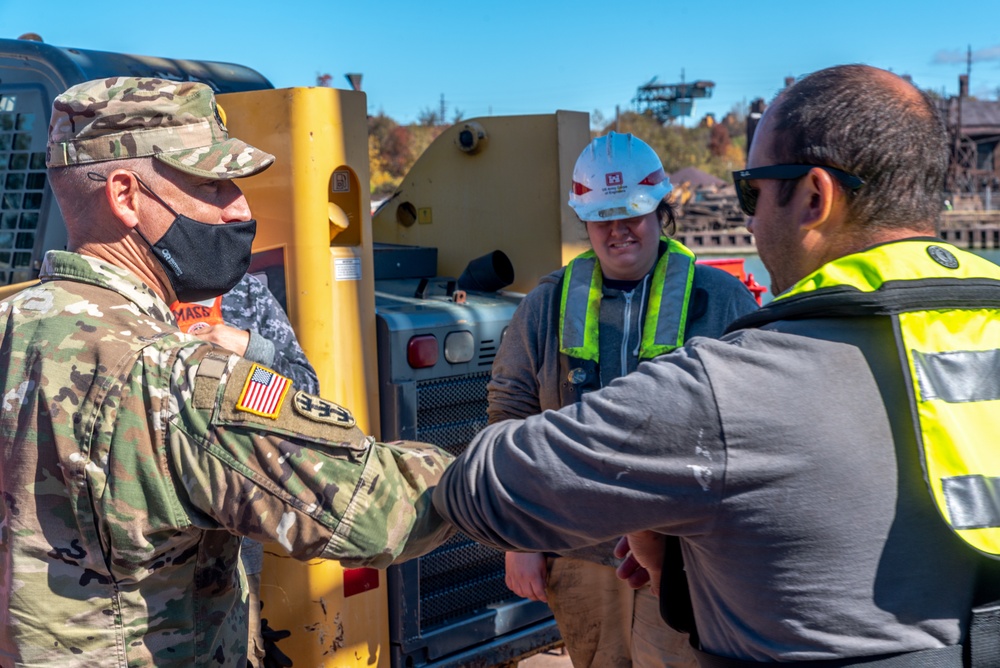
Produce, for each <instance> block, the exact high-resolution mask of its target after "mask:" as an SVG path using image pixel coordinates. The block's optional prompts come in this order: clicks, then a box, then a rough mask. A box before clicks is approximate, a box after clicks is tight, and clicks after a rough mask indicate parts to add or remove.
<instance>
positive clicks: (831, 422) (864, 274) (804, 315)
mask: <svg viewBox="0 0 1000 668" xmlns="http://www.w3.org/2000/svg"><path fill="white" fill-rule="evenodd" d="M947 165H948V139H947V133H946V131H945V128H944V125H943V123H942V121H941V119H940V117H939V115H938V113H937V111H936V108H935V106H934V103H933V102H932V101H931V100H930V99H929V98H928V97H927V96H926V95H924V94H923V93H921V92H920V91H919V90H917V89H916V88H914V87H913V86H912V85H911V84H909V83H908V82H906V81H904V80H903V79H901V78H899V77H897V76H896V75H894V74H891V73H889V72H886V71H884V70H879V69H875V68H871V67H867V66H859V65H858V66H841V67H834V68H830V69H826V70H822V71H820V72H817V73H814V74H812V75H809V76H807V77H805V78H804V79H802V80H801V81H799V82H798V83H796V84H795V85H794V86H792V87H791V88H790V89H788V90H786V91H784V92H782V93H781V94H780V96H779V97H778V98H777V100H776V101H775V102H774V103H773V104H772V105H771V107H770V108H769V109H768V110H767V111H766V113H765V114H764V116H763V119H762V120H761V124H760V125H759V126H758V128H757V133H756V137H755V138H754V141H753V145H752V146H751V148H750V152H749V156H748V160H747V169H746V170H742V171H740V172H737V173H736V174H735V175H734V178H735V180H736V185H737V189H738V192H739V193H740V197H741V202H742V205H743V207H744V210H745V212H746V213H747V214H748V215H749V216H750V220H749V223H748V225H749V228H750V230H751V231H752V232H753V234H754V235H755V238H756V243H757V248H758V252H759V253H760V256H761V258H762V260H763V261H764V263H765V266H766V267H767V269H768V271H769V272H770V274H771V279H772V288H773V289H774V291H775V292H776V293H779V294H778V295H777V297H776V298H775V299H774V300H773V301H772V302H771V303H770V304H769V305H767V306H765V307H764V308H763V309H760V310H759V311H757V312H755V313H752V314H749V315H747V316H744V317H743V318H741V319H740V320H737V321H736V322H735V323H734V324H733V325H731V326H730V330H729V333H728V334H727V335H726V336H724V337H723V338H722V339H721V340H710V339H704V338H696V339H694V340H692V341H689V342H687V343H686V344H685V346H684V347H683V348H681V349H679V350H676V351H674V352H672V353H670V354H667V355H664V356H661V357H658V358H656V359H654V360H651V361H648V362H645V363H644V364H641V365H640V366H639V368H638V369H637V370H636V371H635V372H633V373H632V374H629V375H628V376H625V377H623V378H620V379H618V380H616V381H615V382H614V383H612V384H610V385H609V386H607V387H605V388H603V389H601V390H598V391H596V392H593V393H590V394H587V395H585V396H584V397H583V398H582V400H581V401H579V402H578V403H576V404H575V405H573V406H568V407H566V408H563V409H562V410H560V411H546V412H545V413H543V414H541V415H538V416H533V417H530V418H528V419H526V420H523V421H507V422H502V423H499V424H495V425H491V426H489V427H487V428H486V429H485V430H484V431H483V432H481V433H480V434H479V436H478V437H477V438H476V439H475V440H474V441H473V442H472V444H470V446H469V448H468V450H467V451H466V452H465V454H464V455H463V456H462V457H460V458H459V460H458V461H457V462H456V463H455V465H454V466H453V467H452V468H450V469H449V470H448V471H446V473H445V475H444V476H443V477H442V480H441V482H440V484H439V485H438V488H437V489H436V490H435V495H434V501H435V504H436V505H437V507H438V509H439V510H440V511H441V512H442V513H443V514H444V515H445V516H446V517H448V518H449V519H450V520H452V521H453V522H454V523H456V524H457V525H458V526H459V528H460V529H461V530H462V531H464V532H466V533H467V534H468V535H470V536H472V537H473V538H475V539H477V540H480V541H482V542H485V543H487V544H490V545H494V546H496V547H499V548H501V549H506V550H511V549H521V550H551V551H556V552H559V551H564V550H568V549H573V548H577V547H579V546H581V545H586V544H588V543H593V542H596V541H600V540H605V539H607V538H609V537H611V536H614V535H616V534H619V533H625V534H628V542H627V543H623V544H621V545H619V556H624V557H625V560H624V561H623V563H622V565H621V566H620V567H619V572H620V576H621V577H626V578H628V579H629V580H630V582H632V583H633V584H634V585H638V584H641V583H643V582H646V581H647V580H651V581H652V584H653V586H654V588H658V587H659V583H660V582H661V581H662V582H663V583H664V584H663V587H664V589H665V590H666V591H669V592H671V593H672V595H671V596H669V597H665V598H662V599H661V612H662V613H663V614H664V617H665V619H667V621H668V622H670V623H672V624H673V625H675V626H677V627H680V628H682V629H683V630H688V631H690V632H691V636H690V637H691V638H692V642H693V644H694V645H695V647H696V654H697V656H698V658H699V661H700V662H701V664H702V665H703V666H710V667H718V668H723V667H724V668H743V667H745V666H755V665H760V664H764V665H769V664H771V665H780V666H782V668H789V667H802V668H806V667H808V668H846V667H848V666H862V665H863V666H865V667H866V668H874V667H875V666H878V668H903V667H905V668H911V667H918V666H936V667H939V668H949V667H954V668H959V667H961V666H963V665H964V664H963V645H967V644H968V639H969V636H970V627H971V626H972V625H973V623H975V624H979V623H980V622H981V620H982V619H983V615H986V621H985V627H986V628H990V626H991V624H992V625H993V628H996V622H997V620H996V618H995V617H994V618H992V619H990V618H989V616H988V615H989V610H988V609H987V610H986V611H980V613H981V614H978V615H977V616H976V617H975V619H976V622H972V621H971V620H972V619H973V615H972V614H971V613H972V609H973V606H974V605H975V604H977V603H978V602H979V601H978V600H977V597H978V596H979V593H978V592H977V569H978V568H979V567H980V565H982V563H985V559H984V558H983V557H982V556H981V555H979V554H977V551H979V552H986V553H996V552H1000V535H998V530H997V528H996V527H997V525H1000V503H998V502H997V501H996V500H995V499H996V498H997V497H996V495H995V494H993V492H992V490H993V488H994V484H995V481H996V480H997V477H998V476H1000V461H998V456H997V455H996V454H995V451H996V446H995V439H996V434H997V433H998V432H1000V410H998V409H997V407H996V406H997V402H998V401H1000V381H998V380H997V378H1000V267H997V266H996V265H993V264H991V263H989V262H987V261H985V260H983V259H981V258H979V257H977V256H975V255H972V254H970V253H967V252H964V251H961V250H959V249H957V248H955V247H953V246H949V245H948V244H946V243H943V242H941V241H940V240H939V239H936V238H935V236H934V235H935V225H936V223H937V221H938V217H939V214H940V211H941V209H942V188H943V183H944V175H945V172H946V169H947ZM553 495H556V496H558V497H561V498H564V499H565V500H566V502H565V503H560V504H551V503H545V502H544V500H546V499H550V498H552V496H553ZM942 520H944V521H942ZM664 535H675V536H679V537H680V543H681V547H682V551H683V564H680V563H676V562H674V561H673V560H671V563H663V555H664V551H663V536H664ZM629 549H631V553H629ZM626 555H627V556H626ZM643 567H645V568H643ZM685 581H686V583H687V586H688V588H689V591H690V602H691V605H690V607H689V608H684V607H683V606H680V605H677V604H676V600H677V597H676V596H675V595H674V594H675V593H676V591H677V587H678V586H683V585H684V583H685ZM987 593H989V592H987ZM994 598H997V596H994ZM994 614H995V611H994ZM977 628H978V627H977ZM987 635H988V636H989V634H987ZM990 637H991V639H992V640H993V641H996V639H997V635H996V632H995V631H993V633H992V636H990ZM980 642H981V640H979V639H978V638H977V640H976V642H975V643H973V644H972V645H971V651H970V655H971V656H973V657H975V656H979V655H980V653H981V652H989V651H994V650H996V647H984V646H983V645H981V644H980ZM966 649H967V650H968V647H966ZM986 656H987V658H986V659H985V660H983V661H982V662H981V663H980V664H979V665H992V666H995V665H997V664H996V658H995V657H996V656H1000V654H993V655H992V656H990V655H989V654H988V653H987V654H986Z"/></svg>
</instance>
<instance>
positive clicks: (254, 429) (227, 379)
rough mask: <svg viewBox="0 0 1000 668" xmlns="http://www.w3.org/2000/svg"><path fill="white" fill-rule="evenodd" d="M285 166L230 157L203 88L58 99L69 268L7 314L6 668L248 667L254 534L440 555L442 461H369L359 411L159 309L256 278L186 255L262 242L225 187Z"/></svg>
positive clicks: (355, 551)
mask: <svg viewBox="0 0 1000 668" xmlns="http://www.w3.org/2000/svg"><path fill="white" fill-rule="evenodd" d="M272 160H273V157H272V156H270V155H268V154H266V153H264V152H262V151H259V150H257V149H255V148H253V147H251V146H248V145H246V144H244V143H243V142H241V141H239V140H237V139H233V138H229V137H228V133H227V132H226V129H225V125H224V124H223V122H222V120H221V117H220V114H219V113H218V112H217V110H216V107H215V101H214V97H213V95H212V94H211V91H210V89H208V87H206V86H204V85H202V84H196V83H177V82H167V81H161V80H156V79H137V78H116V79H108V80H104V81H94V82H88V83H86V84H81V85H79V86H75V87H73V88H71V89H70V90H68V91H67V92H66V93H64V94H63V95H61V96H59V97H58V98H56V100H55V103H54V105H53V114H52V122H51V125H50V129H49V156H48V165H49V168H50V169H49V178H50V183H51V185H52V189H53V192H54V193H55V195H56V197H57V199H58V201H59V205H60V208H61V209H62V211H63V215H64V218H65V220H66V225H67V232H68V248H69V251H53V252H50V253H48V254H47V255H46V257H45V261H44V263H43V266H42V269H41V274H40V278H41V280H42V282H41V284H40V285H37V286H34V287H32V288H29V289H27V290H25V291H23V292H21V293H19V294H17V295H15V296H13V297H11V298H10V299H9V300H7V301H4V302H0V331H2V332H3V338H2V339H0V498H2V502H0V666H3V668H8V667H9V666H14V665H22V664H29V665H51V666H60V667H65V666H130V667H134V666H192V665H213V666H217V665H221V666H242V665H243V663H244V662H245V660H246V648H247V617H246V615H247V610H246V595H245V585H246V581H245V576H244V572H243V569H242V568H241V567H240V565H239V552H240V540H241V538H240V537H241V536H250V537H252V538H255V539H257V540H261V541H266V542H277V543H280V544H281V545H282V546H284V547H285V548H286V549H287V550H288V551H289V552H290V553H291V554H293V555H294V556H296V557H298V558H301V559H310V558H316V557H322V558H331V559H339V560H341V561H342V562H343V563H344V564H345V565H347V566H373V567H378V568H382V567H385V566H387V565H389V564H390V563H393V562H394V561H401V560H404V559H408V558H411V557H414V556H417V555H420V554H423V553H425V552H427V551H428V550H430V549H432V548H434V547H436V546H437V545H439V544H440V543H441V542H442V541H443V540H445V539H446V538H447V537H448V536H449V535H450V533H451V531H452V529H451V528H450V527H448V526H447V525H446V524H444V523H443V522H442V521H441V519H440V517H439V516H438V515H437V514H436V513H435V512H434V510H433V507H432V506H431V504H430V490H432V488H433V487H434V485H435V484H436V483H437V480H438V479H439V476H440V475H441V473H442V471H443V470H444V468H445V467H446V466H447V464H448V463H449V459H450V458H449V457H448V455H446V454H444V453H443V452H441V451H440V450H438V449H437V448H435V447H433V446H430V445H424V444H416V443H394V444H378V443H374V442H373V440H372V439H371V438H369V437H366V436H365V435H364V434H363V433H362V432H361V431H359V430H358V429H357V428H356V427H355V425H354V420H353V417H352V416H351V414H350V412H349V411H347V410H346V409H344V408H342V407H339V406H337V405H335V404H333V403H332V402H329V401H326V400H323V399H321V398H320V397H318V396H316V395H312V394H308V393H304V392H302V391H300V390H298V389H297V388H296V387H295V385H294V383H293V382H291V381H289V379H287V378H285V377H283V376H281V375H279V374H277V373H275V372H273V371H270V370H268V369H267V368H264V367H261V366H260V365H257V364H254V363H252V362H250V361H248V360H244V359H242V358H241V357H239V356H237V355H235V354H232V353H230V352H228V351H226V350H224V349H222V348H219V347H216V346H214V345H212V344H209V343H206V342H203V341H201V340H200V339H198V338H197V337H195V336H193V335H190V334H184V333H181V332H180V331H179V330H178V329H177V327H176V326H175V323H174V319H173V316H172V315H171V313H170V311H169V308H168V307H167V304H168V303H171V302H172V301H173V300H174V299H175V298H181V299H184V300H186V301H193V299H191V297H198V296H199V295H201V298H204V296H205V295H206V294H211V291H212V290H213V289H214V290H216V291H217V292H216V294H221V293H223V292H225V291H226V290H228V289H229V288H231V287H232V285H231V284H229V282H228V279H227V280H226V281H222V279H221V278H219V276H222V277H225V276H232V275H235V276H236V277H237V280H238V278H239V277H241V276H242V275H243V274H244V273H245V270H246V267H245V266H241V265H242V264H243V263H244V260H243V259H241V257H240V255H241V254H240V253H235V252H231V253H228V254H227V253H223V254H221V255H219V256H218V257H214V258H213V261H214V262H215V264H216V265H218V266H212V267H210V269H211V270H212V271H209V272H207V273H208V275H206V276H200V275H195V276H194V278H193V279H192V278H191V276H190V275H191V274H192V273H194V274H199V272H192V267H197V266H198V263H197V262H195V263H194V264H191V263H190V262H189V261H188V258H187V257H184V256H183V254H181V253H180V252H178V249H179V248H184V245H183V243H180V242H178V239H177V238H178V235H179V234H180V236H183V235H184V234H187V233H189V232H191V230H200V231H198V232H191V233H192V234H194V235H195V237H198V235H204V234H206V229H207V228H216V229H218V230H225V228H229V229H235V230H237V231H238V232H239V231H240V230H243V229H244V227H245V226H246V225H247V224H248V223H250V224H252V221H250V220H249V219H250V215H249V214H250V212H249V208H248V207H247V204H246V200H245V198H244V197H243V195H242V193H241V192H240V191H239V189H238V188H237V187H236V186H235V184H234V183H233V182H232V180H231V179H233V178H236V177H240V176H248V175H251V174H254V173H257V172H259V171H261V170H263V169H265V168H266V167H267V166H268V165H269V164H270V163H271V162H272ZM186 216H191V218H186ZM192 219H194V220H192ZM195 220H200V221H203V222H200V223H199V222H194V221H195ZM206 223H210V224H206ZM199 225H201V226H203V228H199V227H197V226H199ZM178 229H179V230H180V232H179V233H178V232H176V230H178ZM208 232H212V230H208ZM133 233H134V234H133ZM240 234H242V232H240ZM251 238H252V234H251ZM150 240H153V241H152V243H151V242H150ZM165 240H167V241H169V243H167V242H166V241H165ZM230 241H231V239H230ZM229 245H230V246H233V245H239V244H232V243H230V244H229ZM154 252H155V254H154ZM193 255H194V256H195V259H197V253H193ZM246 255H249V249H248V248H247V249H246ZM228 265H235V266H228ZM213 272H215V273H213ZM216 274H217V275H216ZM192 281H193V282H192ZM234 282H235V281H234ZM223 283H225V284H223ZM181 293H184V294H181Z"/></svg>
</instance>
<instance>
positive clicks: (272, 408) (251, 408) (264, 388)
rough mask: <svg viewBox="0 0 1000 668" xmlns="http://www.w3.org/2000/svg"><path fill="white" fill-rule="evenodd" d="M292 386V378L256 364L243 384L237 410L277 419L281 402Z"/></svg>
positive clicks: (237, 401)
mask: <svg viewBox="0 0 1000 668" xmlns="http://www.w3.org/2000/svg"><path fill="white" fill-rule="evenodd" d="M291 386H292V381H291V379H289V378H285V377H284V376H282V375H280V374H277V373H275V372H274V371H271V370H270V369H268V368H267V367H262V366H261V365H259V364H254V365H253V366H252V367H251V368H250V374H249V375H248V376H247V382H246V384H245V385H243V391H242V392H240V398H239V399H237V400H236V410H239V411H246V412H247V413H253V414H254V415H260V416H262V417H267V418H272V419H277V417H278V412H279V411H280V410H281V402H282V401H284V399H285V395H286V394H287V393H288V388H290V387H291Z"/></svg>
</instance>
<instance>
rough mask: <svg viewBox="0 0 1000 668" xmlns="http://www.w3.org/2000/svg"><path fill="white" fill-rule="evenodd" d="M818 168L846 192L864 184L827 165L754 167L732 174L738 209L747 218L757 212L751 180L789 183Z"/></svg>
mask: <svg viewBox="0 0 1000 668" xmlns="http://www.w3.org/2000/svg"><path fill="white" fill-rule="evenodd" d="M814 167H819V168H820V169H824V170H826V171H827V172H829V173H830V175H831V176H833V177H834V178H836V179H837V180H838V181H840V184H841V185H842V186H844V187H845V188H847V189H848V190H857V189H858V188H860V187H861V186H863V185H864V184H865V182H864V181H862V180H861V177H859V176H855V175H854V174H850V173H848V172H845V171H844V170H842V169H837V168H836V167H828V166H827V165H768V166H767V167H754V168H753V169H741V170H740V171H738V172H733V183H734V184H735V185H736V196H737V197H738V198H739V200H740V209H742V210H743V213H745V214H746V215H748V216H752V215H753V214H754V212H755V211H756V210H757V197H758V196H759V195H760V188H754V187H752V186H751V185H750V181H751V180H753V179H778V180H779V181H790V180H792V179H800V178H802V177H803V176H805V175H806V174H808V173H809V170H810V169H812V168H814Z"/></svg>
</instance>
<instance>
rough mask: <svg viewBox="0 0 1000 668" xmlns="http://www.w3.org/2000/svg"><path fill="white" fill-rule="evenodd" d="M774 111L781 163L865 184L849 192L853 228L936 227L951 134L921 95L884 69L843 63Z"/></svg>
mask: <svg viewBox="0 0 1000 668" xmlns="http://www.w3.org/2000/svg"><path fill="white" fill-rule="evenodd" d="M893 79H897V80H898V81H893ZM904 86H905V87H909V90H907V89H906V88H904ZM772 106H773V107H774V108H773V109H770V110H768V113H771V114H774V118H773V119H772V120H773V122H774V124H773V125H772V126H771V127H772V128H773V134H772V142H773V144H772V147H771V148H772V152H773V153H774V154H775V156H774V157H775V158H776V159H777V161H778V162H784V163H807V164H808V163H814V164H820V165H829V166H831V167H838V168H840V169H843V170H844V171H847V172H850V173H852V174H856V175H857V176H859V177H861V178H862V179H863V180H864V182H865V184H864V185H863V186H861V187H860V188H859V189H857V190H855V191H852V192H848V194H847V196H848V207H849V209H848V211H849V213H850V217H851V221H852V222H853V223H854V224H856V225H860V226H865V227H868V228H894V227H913V226H915V225H924V224H927V223H937V221H938V220H939V218H940V215H941V209H942V197H943V194H942V193H943V189H944V179H945V174H946V172H947V169H948V133H947V130H946V129H945V125H944V122H943V121H942V119H941V115H940V113H939V112H938V109H937V106H936V105H935V104H934V102H933V100H932V99H931V98H930V97H929V96H928V95H927V94H926V93H924V92H922V91H920V90H918V89H916V88H914V87H912V86H910V84H908V83H905V82H904V81H903V80H902V79H901V78H899V77H896V75H894V74H890V73H889V72H886V71H884V70H878V69H876V68H873V67H869V66H866V65H840V66H837V67H831V68H828V69H824V70H820V71H819V72H814V73H813V74H810V75H808V76H807V77H805V78H803V79H802V80H801V81H799V82H797V83H796V84H794V85H793V86H792V87H791V88H788V89H786V90H785V91H782V92H781V93H780V94H779V95H778V97H777V99H776V100H775V102H774V104H773V105H772ZM794 187H795V182H794V181H793V182H790V183H786V184H784V185H783V188H782V192H781V195H780V197H779V204H781V205H785V204H787V203H788V202H789V201H790V200H791V194H792V192H793V191H794Z"/></svg>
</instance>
